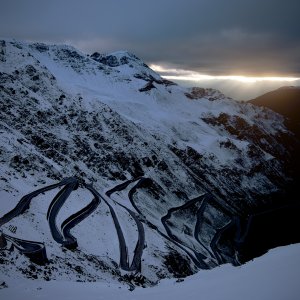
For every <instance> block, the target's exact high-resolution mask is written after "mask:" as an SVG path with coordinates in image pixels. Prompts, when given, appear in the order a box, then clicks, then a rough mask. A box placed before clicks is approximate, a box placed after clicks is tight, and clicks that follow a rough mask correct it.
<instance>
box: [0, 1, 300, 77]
mask: <svg viewBox="0 0 300 300" xmlns="http://www.w3.org/2000/svg"><path fill="white" fill-rule="evenodd" d="M0 9H1V10H0V37H12V38H16V39H23V40H33V41H45V42H51V43H69V44H72V45H74V46H76V47H79V48H80V49H81V50H83V51H85V52H88V53H90V52H94V51H98V52H110V51H115V50H121V49H126V50H129V51H132V52H134V53H135V54H136V55H138V56H139V57H140V58H142V59H143V60H144V61H146V62H147V63H148V64H150V63H154V64H162V63H163V64H165V65H168V66H170V67H176V68H181V69H189V70H195V71H198V72H201V73H207V74H226V75H229V74H243V75H250V74H251V75H277V76H296V77H300V21H299V19H300V17H299V11H300V1H299V0H284V1H283V0H282V1H279V0H181V1H179V0H147V1H144V0H98V1H97V0H84V1H79V0H61V1H57V0H47V1H46V0H0Z"/></svg>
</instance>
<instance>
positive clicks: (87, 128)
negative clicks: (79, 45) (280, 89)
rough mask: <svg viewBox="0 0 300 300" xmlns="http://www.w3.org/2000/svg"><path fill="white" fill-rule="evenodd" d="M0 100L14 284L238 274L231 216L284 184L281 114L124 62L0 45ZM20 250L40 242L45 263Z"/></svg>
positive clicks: (1, 198)
mask: <svg viewBox="0 0 300 300" xmlns="http://www.w3.org/2000/svg"><path fill="white" fill-rule="evenodd" d="M0 88H1V90H0V105H1V110H0V114H1V120H0V130H1V135H0V139H1V143H0V155H1V160H0V168H1V174H0V175H1V177H0V187H1V190H0V207H1V209H0V226H1V230H2V232H3V234H2V236H1V238H0V246H1V245H2V250H1V248H0V259H1V263H2V264H1V268H2V271H3V272H5V273H7V274H11V276H15V277H22V276H26V277H32V278H41V279H42V278H44V279H45V280H51V279H58V280H60V279H64V280H80V281H95V280H97V281H101V280H103V281H111V280H112V279H116V280H119V281H121V282H131V283H132V284H144V285H151V284H155V283H156V282H157V281H158V280H160V279H161V278H165V277H172V276H175V277H182V276H185V275H189V274H192V273H194V272H196V271H197V270H198V269H205V268H212V267H214V266H217V265H219V264H221V263H225V262H230V263H233V264H239V259H240V257H239V253H238V251H237V250H238V247H237V246H238V245H239V244H241V243H242V242H243V231H245V230H246V229H245V228H246V227H247V226H244V227H243V226H242V225H243V224H242V225H241V224H240V218H241V219H243V220H244V217H245V216H249V215H251V214H254V213H255V212H256V211H257V210H258V209H259V207H261V206H262V205H265V204H268V203H269V202H270V201H271V200H272V199H275V198H276V199H277V198H281V197H283V196H284V195H285V193H287V187H288V186H289V184H290V183H291V182H292V177H291V176H292V172H291V171H290V165H291V158H292V152H293V149H294V148H293V147H294V146H293V145H294V142H295V141H294V137H293V134H292V133H291V132H289V131H288V130H287V129H286V127H285V126H284V122H283V121H284V119H283V117H282V116H280V115H279V114H276V113H274V112H272V111H270V110H268V109H265V108H260V107H256V106H254V105H252V104H247V103H239V102H236V101H234V100H232V99H230V98H227V97H226V96H224V95H223V94H221V93H220V92H218V91H216V90H212V89H202V88H191V89H187V88H183V87H180V86H178V85H176V84H174V83H173V82H170V81H167V80H165V79H163V78H161V77H160V76H159V74H157V73H155V72H154V71H153V70H151V69H150V68H149V67H148V66H147V65H146V64H145V63H144V62H142V61H141V60H140V59H139V58H137V57H136V56H135V55H133V54H131V53H128V52H126V51H119V52H114V53H111V54H105V55H104V54H99V53H94V54H92V55H91V56H89V55H86V54H84V53H81V52H80V51H78V50H76V49H75V48H72V47H70V46H57V45H53V46H51V45H45V44H40V43H31V44H30V43H25V42H18V41H15V40H2V41H0ZM64 178H69V179H67V180H66V181H63V182H61V181H62V180H63V179H64ZM59 182H61V183H60V184H59ZM123 183H124V184H123ZM55 184H58V185H55ZM49 185H54V186H53V189H50V188H49V190H47V188H46V187H48V186H49ZM43 188H46V189H45V190H43ZM39 189H42V190H40V193H36V194H30V193H31V192H33V191H35V190H39ZM28 194H30V195H31V196H28V197H25V198H23V200H22V201H23V202H24V203H25V202H26V201H27V202H28V203H27V202H26V205H25V204H24V207H23V208H20V205H19V208H18V209H17V210H15V211H14V210H13V209H14V207H15V206H16V205H17V203H18V202H19V201H20V199H21V198H22V197H23V196H25V195H28ZM93 199H94V200H93ZM78 212H80V213H78ZM49 225H50V226H49ZM68 226H69V227H68ZM59 228H61V229H59ZM67 228H69V231H68V230H67ZM64 230H65V231H64ZM60 231H61V232H60ZM67 231H68V232H67ZM70 231H71V235H72V236H73V237H70ZM244 233H245V232H244ZM234 237H235V239H234ZM18 239H21V240H22V241H20V240H18ZM23 240H25V241H35V242H41V243H44V246H45V251H46V256H47V258H48V260H49V261H48V263H47V264H45V265H41V266H39V265H36V264H33V263H31V262H30V260H29V259H28V257H26V256H23V255H21V254H20V253H25V254H26V253H27V252H28V251H27V252H26V249H25V250H24V247H25V248H26V247H27V246H28V245H27V244H26V245H25V244H24V241H23ZM69 241H72V242H74V243H73V244H72V247H71V246H70V247H68V246H66V245H67V242H69ZM22 243H23V244H22ZM11 245H12V246H13V247H14V248H15V249H19V250H20V251H17V250H16V251H12V250H11V249H10V246H11ZM68 245H70V243H69V244H68ZM30 247H31V248H32V247H33V246H32V244H31V245H30ZM35 247H38V246H36V245H35V246H34V249H36V248H35ZM39 247H40V246H39ZM31 250H32V249H31ZM31 252H34V251H31ZM27 254H28V253H27ZM27 256H28V255H27ZM29 256H30V255H29Z"/></svg>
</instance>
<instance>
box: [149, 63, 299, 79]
mask: <svg viewBox="0 0 300 300" xmlns="http://www.w3.org/2000/svg"><path fill="white" fill-rule="evenodd" d="M150 68H151V69H153V70H154V71H156V72H159V73H160V72H161V73H168V74H172V75H163V74H161V76H162V77H164V78H166V79H170V80H187V81H201V80H216V79H219V80H233V81H239V82H244V83H254V82H258V81H276V82H280V81H282V82H293V81H297V80H300V78H296V77H279V76H278V77H277V76H266V77H264V76H261V77H255V76H242V75H216V76H213V75H207V74H200V73H197V72H194V71H188V70H181V69H171V68H170V69H168V68H165V67H163V66H160V65H150Z"/></svg>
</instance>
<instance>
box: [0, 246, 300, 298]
mask: <svg viewBox="0 0 300 300" xmlns="http://www.w3.org/2000/svg"><path fill="white" fill-rule="evenodd" d="M299 278H300V244H296V245H290V246H286V247H280V248H276V249H273V250H271V251H270V252H269V253H267V254H266V255H264V256H262V257H260V258H257V259H255V260H254V261H251V262H249V263H247V264H245V265H243V266H241V267H232V266H230V265H224V266H220V267H218V268H215V269H213V270H209V271H200V272H199V273H198V274H196V275H192V276H190V277H187V278H186V279H185V280H184V281H183V282H177V281H175V280H162V281H161V282H160V283H159V285H158V286H155V287H153V288H148V289H143V288H136V289H135V290H134V291H129V290H128V288H126V287H124V286H122V285H118V284H113V283H110V284H107V283H106V284H105V283H82V282H63V281H51V282H45V281H38V280H34V281H33V280H14V279H11V278H8V279H7V281H6V278H5V277H4V278H3V277H2V278H1V280H4V281H5V282H6V285H7V286H8V287H7V288H2V289H1V290H0V296H1V298H2V299H11V300H34V299H43V300H48V299H49V300H52V299H55V298H56V299H66V300H68V299H70V300H77V299H78V300H81V299H89V300H94V299H95V300H99V299H103V300H105V299H114V300H115V299H120V300H121V299H122V300H127V299H130V300H134V299H139V300H140V299H143V300H148V299H149V300H152V299H157V300H165V299H172V300H177V299H180V300H181V299H186V298H188V299H191V300H194V299H195V300H196V299H203V300H241V299H243V300H253V299H255V300H283V299H285V300H298V299H299V297H300V285H299Z"/></svg>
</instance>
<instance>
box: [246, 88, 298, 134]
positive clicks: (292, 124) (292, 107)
mask: <svg viewBox="0 0 300 300" xmlns="http://www.w3.org/2000/svg"><path fill="white" fill-rule="evenodd" d="M249 102H250V103H252V104H255V105H258V106H264V107H268V108H270V109H272V110H273V111H275V112H277V113H279V114H281V115H283V116H285V117H286V118H287V121H286V124H287V126H288V127H289V128H290V129H292V130H293V131H294V132H295V133H297V135H298V137H300V87H294V86H286V87H282V88H279V89H277V90H275V91H271V92H269V93H266V94H264V95H262V96H259V97H257V98H255V99H253V100H250V101H249Z"/></svg>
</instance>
